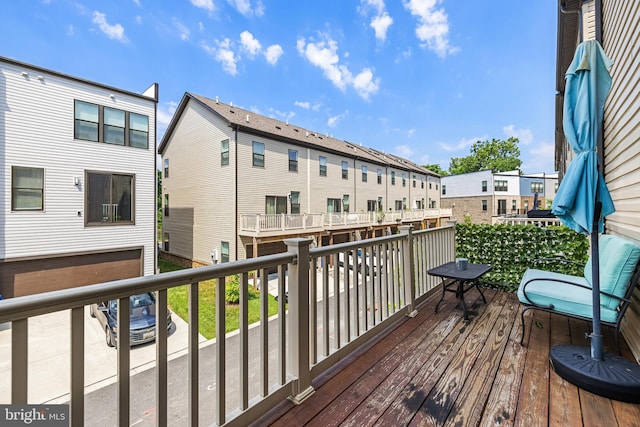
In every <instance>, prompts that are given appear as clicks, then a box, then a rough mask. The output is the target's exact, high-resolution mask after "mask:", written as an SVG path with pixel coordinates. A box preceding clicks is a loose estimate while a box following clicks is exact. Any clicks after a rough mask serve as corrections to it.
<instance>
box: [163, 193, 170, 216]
mask: <svg viewBox="0 0 640 427" xmlns="http://www.w3.org/2000/svg"><path fill="white" fill-rule="evenodd" d="M164 216H169V195H168V194H165V195H164Z"/></svg>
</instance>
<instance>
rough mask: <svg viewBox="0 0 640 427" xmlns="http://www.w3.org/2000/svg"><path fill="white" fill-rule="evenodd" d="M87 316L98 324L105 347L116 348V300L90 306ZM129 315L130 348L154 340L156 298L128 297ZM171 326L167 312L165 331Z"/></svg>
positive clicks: (148, 295) (149, 294) (151, 296)
mask: <svg viewBox="0 0 640 427" xmlns="http://www.w3.org/2000/svg"><path fill="white" fill-rule="evenodd" d="M89 314H90V315H91V317H95V318H96V319H98V321H99V322H100V325H101V326H102V329H103V330H104V334H105V340H106V342H107V345H108V346H109V347H116V346H117V344H118V300H115V299H114V300H110V301H107V302H100V303H97V304H91V305H90V306H89ZM129 315H130V322H129V342H130V344H131V345H132V346H133V345H138V344H144V343H146V342H150V341H153V340H155V339H156V297H155V295H154V294H153V293H151V292H149V293H146V294H138V295H132V296H131V297H129ZM172 324H173V321H172V320H171V312H170V311H169V312H168V314H167V329H171V325H172Z"/></svg>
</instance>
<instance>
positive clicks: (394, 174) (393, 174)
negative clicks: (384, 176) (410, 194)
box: [391, 171, 396, 185]
mask: <svg viewBox="0 0 640 427" xmlns="http://www.w3.org/2000/svg"><path fill="white" fill-rule="evenodd" d="M391 185H396V172H395V171H391Z"/></svg>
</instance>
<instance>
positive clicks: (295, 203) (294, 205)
mask: <svg viewBox="0 0 640 427" xmlns="http://www.w3.org/2000/svg"><path fill="white" fill-rule="evenodd" d="M291 213H292V214H299V213H300V192H299V191H292V192H291Z"/></svg>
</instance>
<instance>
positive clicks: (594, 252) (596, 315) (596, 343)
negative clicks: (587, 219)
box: [590, 200, 604, 361]
mask: <svg viewBox="0 0 640 427" xmlns="http://www.w3.org/2000/svg"><path fill="white" fill-rule="evenodd" d="M601 212H602V202H601V201H599V200H598V201H596V204H595V210H594V213H593V230H591V277H592V281H593V283H592V284H591V287H592V292H591V294H592V298H593V299H592V307H593V332H592V333H591V335H590V338H591V358H592V359H593V360H597V361H603V360H604V358H603V350H602V348H603V342H602V323H601V321H600V250H599V247H598V231H599V230H598V225H599V224H600V213H601Z"/></svg>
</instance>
